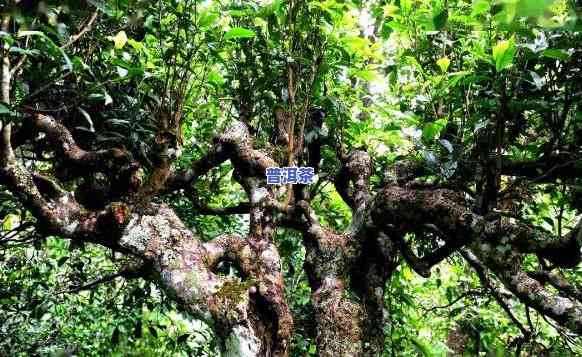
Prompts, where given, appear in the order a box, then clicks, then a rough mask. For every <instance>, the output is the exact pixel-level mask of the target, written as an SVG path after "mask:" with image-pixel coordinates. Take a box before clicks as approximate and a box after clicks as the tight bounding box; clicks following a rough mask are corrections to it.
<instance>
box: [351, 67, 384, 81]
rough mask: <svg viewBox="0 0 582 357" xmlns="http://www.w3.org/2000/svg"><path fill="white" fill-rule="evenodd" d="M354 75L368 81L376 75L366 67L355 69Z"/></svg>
mask: <svg viewBox="0 0 582 357" xmlns="http://www.w3.org/2000/svg"><path fill="white" fill-rule="evenodd" d="M354 75H355V76H356V77H359V78H361V79H363V80H365V81H368V82H371V81H373V80H374V79H375V78H376V77H377V76H378V74H377V73H376V72H374V71H371V70H366V69H364V70H361V71H355V72H354Z"/></svg>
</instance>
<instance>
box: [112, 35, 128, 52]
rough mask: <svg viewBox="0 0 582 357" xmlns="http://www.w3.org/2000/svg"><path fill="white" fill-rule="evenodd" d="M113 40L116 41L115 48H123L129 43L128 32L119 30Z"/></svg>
mask: <svg viewBox="0 0 582 357" xmlns="http://www.w3.org/2000/svg"><path fill="white" fill-rule="evenodd" d="M111 40H112V41H113V43H115V48H117V49H122V48H123V46H125V44H126V43H127V34H126V33H125V31H119V32H118V33H117V35H115V36H114V37H112V38H111Z"/></svg>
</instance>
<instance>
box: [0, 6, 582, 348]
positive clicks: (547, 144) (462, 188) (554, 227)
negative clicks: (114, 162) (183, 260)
mask: <svg viewBox="0 0 582 357" xmlns="http://www.w3.org/2000/svg"><path fill="white" fill-rule="evenodd" d="M0 12H1V13H2V16H3V20H2V21H3V22H2V26H3V27H2V31H1V32H0V38H1V40H2V42H3V43H4V50H3V52H2V56H3V58H4V59H8V60H9V67H7V70H8V71H9V72H10V77H11V82H9V84H6V85H8V86H9V87H8V89H7V91H8V94H7V96H3V104H2V103H0V116H1V118H2V121H3V123H5V125H6V123H8V122H12V123H13V125H14V127H15V128H16V129H18V130H13V131H14V132H15V135H14V136H15V137H14V138H12V142H13V145H14V146H15V154H16V157H17V158H18V159H19V160H20V162H21V163H22V165H23V166H24V167H25V168H26V169H28V170H30V171H31V172H36V173H38V174H39V175H43V176H46V177H51V180H52V179H54V180H58V181H60V184H61V186H62V187H63V188H64V189H66V190H68V191H75V195H76V197H77V199H78V200H79V201H80V202H82V203H83V205H84V206H86V207H87V209H97V208H101V207H105V203H106V201H107V200H108V195H110V194H111V192H109V191H107V190H105V188H103V189H102V190H101V191H100V190H96V189H94V188H95V187H101V186H102V187H105V186H107V185H108V184H109V183H110V182H109V180H110V178H108V177H105V175H101V174H95V175H90V176H91V177H90V178H89V176H88V175H87V174H86V173H85V174H83V175H81V174H79V175H77V174H71V172H69V171H70V168H69V167H68V166H67V163H66V160H62V159H60V158H59V153H58V152H57V151H54V152H53V151H51V150H46V148H45V145H46V144H47V142H46V141H47V140H45V139H43V137H42V135H41V136H40V137H38V138H35V139H34V140H29V141H26V139H20V138H19V136H18V135H20V134H22V133H24V134H23V135H21V136H24V135H25V134H27V133H31V132H34V130H35V129H33V128H31V127H30V126H27V124H26V123H27V122H26V117H27V116H28V115H31V113H42V114H46V115H50V116H51V117H54V118H56V120H57V121H58V122H59V123H62V124H63V125H65V126H66V127H67V128H69V130H70V131H71V133H72V134H73V137H74V138H75V140H76V141H77V143H78V144H79V146H81V147H82V148H83V149H85V150H100V149H111V148H123V149H125V150H127V151H128V152H129V153H130V154H131V155H132V157H133V158H134V159H135V160H136V161H139V163H140V164H141V174H142V175H143V176H144V177H145V176H148V175H150V174H152V173H155V172H156V167H159V166H160V165H161V166H163V165H164V163H165V162H166V161H165V160H167V159H168V157H169V158H170V159H171V160H173V166H174V167H175V169H176V170H179V169H180V168H188V167H190V165H191V164H192V163H193V162H196V161H197V160H201V159H202V158H204V157H205V155H206V154H207V153H209V152H211V150H212V147H213V146H214V145H215V144H216V142H217V139H213V138H216V137H218V136H219V135H220V134H221V133H222V131H223V130H224V128H225V127H226V126H227V125H228V124H230V123H232V122H233V121H234V120H238V121H241V122H244V123H246V124H247V126H248V128H249V131H250V135H251V136H252V138H253V141H254V146H255V149H260V150H262V152H265V153H268V154H269V155H270V157H272V158H273V159H274V160H275V161H276V162H277V163H279V164H281V165H282V166H287V165H288V163H293V162H294V163H297V164H301V165H303V166H308V165H310V164H313V163H314V162H315V163H316V165H317V166H318V167H317V170H318V176H317V181H316V183H314V184H313V185H312V186H311V190H310V192H311V201H310V205H311V207H312V208H313V210H314V211H315V213H316V214H317V215H318V217H319V221H320V223H321V225H323V226H325V227H329V228H330V229H333V230H334V231H337V232H341V231H344V230H345V229H346V228H347V227H349V226H350V223H351V222H352V218H353V217H352V216H355V215H356V214H355V213H354V212H355V211H353V210H352V209H351V205H350V203H349V199H347V200H346V197H345V196H344V193H343V192H340V191H341V190H340V189H338V188H337V187H336V186H337V184H338V181H340V180H339V179H338V177H337V175H338V173H341V172H342V167H343V166H342V153H350V152H353V151H355V150H360V151H366V152H367V153H368V154H369V155H370V157H371V159H372V162H373V168H372V175H371V176H370V183H371V186H370V187H371V188H370V192H372V193H375V192H380V191H381V190H382V188H383V187H385V186H386V185H396V184H398V185H402V186H406V187H412V188H414V189H418V190H424V189H427V190H432V189H437V188H439V189H449V190H453V191H455V192H457V193H459V194H461V195H462V197H463V198H464V199H465V200H466V202H468V206H470V209H471V212H474V213H475V214H477V215H479V216H482V217H485V219H486V220H489V221H491V222H504V223H512V224H513V223H516V224H523V225H524V226H527V227H534V228H535V230H538V231H540V232H544V234H549V235H553V236H557V237H566V236H567V235H568V233H570V234H574V233H571V232H576V230H577V229H578V226H579V223H578V220H579V216H580V210H581V209H582V201H581V199H582V151H581V147H582V108H580V102H581V99H582V46H581V44H582V20H581V19H580V17H581V16H582V8H581V7H580V4H579V2H578V3H576V2H575V1H568V0H556V1H551V0H541V1H540V0H495V1H492V0H473V1H469V0H458V1H453V0H448V1H447V0H393V1H392V0H391V1H382V0H378V1H376V0H370V1H355V0H354V1H340V0H325V1H307V0H289V1H280V0H272V1H258V0H257V1H237V0H234V1H198V0H164V1H162V0H160V1H155V2H151V1H141V0H115V1H113V0H111V1H109V0H87V1H49V0H46V1H34V0H20V1H18V0H7V2H4V3H3V4H0ZM5 78H6V74H4V77H3V79H5ZM2 87H3V90H4V88H5V84H3V86H2ZM281 113H283V114H281ZM283 117H284V118H283ZM160 118H164V119H163V120H161V119H160ZM317 118H319V119H317ZM281 120H290V121H291V125H290V126H289V124H288V123H287V122H286V125H285V126H283V127H282V126H281ZM318 120H320V122H319V123H318ZM160 123H164V124H160ZM287 128H292V132H294V133H295V135H291V136H288V135H287V136H284V137H283V136H282V131H284V130H283V129H287ZM287 132H288V131H287ZM35 133H36V134H38V133H37V132H35ZM293 136H294V138H293ZM20 140H22V143H21V142H20ZM17 143H18V144H17ZM316 143H320V146H319V148H320V149H321V150H320V152H318V153H317V154H316V153H313V152H311V148H312V147H314V146H317V145H316ZM289 147H291V150H289ZM297 148H299V149H297ZM304 148H305V152H306V153H307V152H308V154H302V153H303V151H302V150H303V149H304ZM293 150H295V151H293ZM160 152H163V153H165V155H166V156H164V155H160ZM290 152H292V153H293V152H295V156H296V161H293V160H294V158H293V154H292V153H291V154H290ZM315 158H317V159H321V160H316V159H315ZM314 160H315V161H314ZM160 163H161V164H160ZM235 171H236V170H234V169H233V165H232V164H231V163H230V162H228V161H227V162H225V163H223V164H221V165H219V166H217V167H214V168H212V169H211V170H209V171H208V173H207V174H206V175H205V177H204V179H203V180H202V179H200V180H197V181H196V182H194V183H193V184H192V185H191V186H190V187H187V188H186V189H181V190H175V191H172V190H161V194H160V195H157V196H156V197H155V198H153V200H154V202H165V203H168V204H169V205H171V207H172V208H173V209H174V211H175V212H176V213H177V215H178V216H179V217H180V219H181V220H182V221H183V222H184V223H185V224H186V225H187V226H188V227H189V228H191V229H192V231H193V232H194V234H195V235H196V236H198V237H199V239H200V240H202V241H204V242H208V241H211V240H212V239H214V238H215V237H218V236H220V235H224V234H238V235H241V236H244V235H246V234H247V232H248V231H249V226H250V225H252V222H249V215H248V214H238V213H241V212H242V211H240V212H235V213H237V214H226V213H228V212H226V213H225V212H222V211H220V209H221V208H224V207H235V206H237V205H238V204H239V203H240V202H244V201H245V200H246V193H245V188H244V187H243V186H242V185H241V184H240V182H238V179H237V178H236V176H237V174H236V173H235ZM70 177H74V178H72V179H71V178H70ZM0 184H3V185H5V182H3V181H2V180H1V179H0ZM334 184H335V185H334ZM87 186H91V188H92V189H91V190H85V189H84V188H86V187H87ZM0 188H2V191H0V195H1V196H0V197H1V200H0V223H1V227H0V355H36V354H39V355H109V354H113V355H120V356H121V355H140V356H141V355H194V356H199V355H200V356H202V355H216V354H217V353H218V351H219V350H220V341H219V340H218V338H217V337H216V335H215V334H214V333H213V331H212V329H211V328H210V327H209V326H207V325H206V324H205V323H203V322H201V321H199V320H196V319H192V318H191V317H190V316H189V315H188V314H187V313H184V312H183V309H182V307H181V306H180V304H179V303H176V301H175V300H174V299H172V298H171V297H168V296H166V294H165V293H163V292H162V289H160V288H159V286H158V284H157V283H156V282H155V280H151V279H142V278H137V275H138V274H135V272H134V271H133V270H131V269H128V267H131V266H133V265H134V264H135V262H134V260H133V258H132V257H131V256H128V255H126V254H123V253H121V252H118V251H115V252H114V251H112V250H111V249H109V248H106V247H104V246H101V245H95V244H91V243H87V242H77V241H75V240H63V239H61V237H59V235H58V234H48V233H46V232H44V231H41V230H38V229H36V227H35V222H36V218H35V215H34V213H31V209H30V208H29V206H27V204H26V202H24V201H23V200H22V199H20V196H19V195H18V194H16V193H15V192H13V190H11V189H9V188H8V186H6V185H5V186H0ZM354 190H356V187H355V183H354ZM87 192H89V193H87ZM296 194H297V195H299V193H296ZM120 196H121V195H120ZM282 200H283V201H284V199H282ZM288 201H289V200H288V199H287V202H288ZM409 209H410V210H414V209H415V208H414V207H409ZM425 226H426V227H425V228H426V229H425V230H424V231H422V232H420V231H418V232H412V231H410V232H407V234H406V240H407V242H408V244H409V245H410V247H411V248H412V250H413V251H414V252H415V254H417V255H419V256H423V255H426V254H429V252H431V251H433V250H435V249H438V248H439V247H440V246H442V242H440V241H438V239H436V238H435V237H436V236H437V235H438V233H439V230H440V229H441V227H440V226H439V224H437V223H434V224H432V222H427V223H426V225H425ZM534 228H532V229H534ZM274 237H275V239H274V242H275V244H276V246H277V249H278V252H279V254H280V256H281V261H282V265H283V267H282V270H283V272H284V283H285V284H284V286H285V296H286V298H287V301H288V304H289V307H290V309H291V314H292V316H293V320H294V324H293V325H294V327H293V334H292V340H291V342H290V347H289V354H290V355H293V356H305V355H317V348H316V345H317V343H316V338H315V336H316V331H315V330H316V329H317V327H316V325H315V317H314V307H313V302H312V292H313V291H312V290H311V288H310V281H309V279H308V276H306V272H305V270H304V263H305V260H306V255H307V253H306V247H305V246H304V243H303V241H302V235H301V234H300V232H298V231H297V230H296V229H295V230H294V229H291V228H289V227H279V228H278V229H277V231H276V233H275V236H274ZM579 240H581V241H582V239H580V238H579ZM575 249H577V250H578V251H577V252H573V254H579V253H580V252H579V250H580V249H579V246H576V248H575ZM570 253H572V252H568V254H570ZM493 254H497V253H496V252H493ZM563 254H566V253H563ZM523 268H524V269H526V270H527V271H528V272H536V271H544V272H545V271H550V272H552V273H555V274H558V275H560V276H561V277H563V278H565V279H567V281H568V282H569V284H570V287H569V289H567V291H566V292H565V291H563V290H560V288H557V287H553V286H552V284H550V283H547V280H546V281H544V286H547V289H548V290H549V291H551V292H552V293H554V294H557V295H563V296H570V297H573V301H576V302H577V303H580V299H581V297H582V293H580V289H581V288H582V285H581V284H582V275H581V274H580V272H581V270H580V269H581V268H580V264H578V263H576V264H574V266H570V267H567V268H566V267H564V266H560V265H559V264H554V263H553V261H552V259H549V258H546V257H544V256H543V254H542V255H540V254H536V253H532V252H528V253H527V254H524V261H523ZM239 269H240V268H239V267H236V266H234V265H230V264H227V263H225V264H224V265H221V266H220V270H221V271H220V274H221V275H225V276H231V277H233V279H241V274H240V271H238V270H239ZM421 272H422V271H421ZM430 273H431V274H430V276H428V275H425V274H420V273H419V271H418V270H417V269H415V267H414V266H411V264H410V262H409V261H408V259H407V258H406V257H403V256H402V254H400V255H399V256H398V257H397V258H395V263H394V271H393V272H392V274H391V275H390V276H389V277H388V279H387V281H386V283H385V291H384V292H383V302H384V304H385V311H384V314H385V315H386V316H387V320H386V323H385V324H384V325H383V326H382V328H383V329H384V332H385V334H386V339H385V342H384V347H383V350H384V352H383V353H384V355H426V356H442V355H446V354H447V353H456V354H459V355H462V354H466V355H478V354H479V353H481V354H482V355H483V354H486V355H499V356H501V355H506V354H509V353H517V354H518V355H519V354H521V355H527V356H529V355H531V356H539V355H556V356H563V355H577V354H581V353H582V344H581V341H580V337H579V334H580V333H581V331H580V330H577V329H576V328H570V327H568V326H566V325H565V324H563V323H559V322H556V321H554V320H553V319H552V318H550V317H546V316H544V314H542V313H539V312H538V311H537V309H536V308H533V307H531V306H530V305H529V304H527V303H525V302H524V301H523V299H520V298H519V297H516V296H515V295H514V294H512V292H510V291H509V290H511V289H510V288H507V289H506V288H504V287H503V286H504V283H503V281H502V280H503V279H499V278H498V277H496V275H495V274H493V273H492V272H490V271H487V272H485V273H484V274H481V273H479V272H476V271H475V269H474V266H472V265H471V264H469V263H467V259H466V256H464V255H462V254H461V251H460V250H459V251H457V252H455V253H452V254H450V255H448V256H447V258H446V259H444V260H443V261H441V262H440V263H439V264H438V265H437V264H435V266H434V267H432V270H430ZM532 274H533V273H532ZM422 275H424V276H422ZM508 289H509V290H508ZM345 294H347V295H349V298H350V299H354V300H357V299H359V298H358V296H356V295H357V294H353V296H352V295H350V294H352V293H351V292H350V291H348V289H346V291H345ZM500 302H501V304H500Z"/></svg>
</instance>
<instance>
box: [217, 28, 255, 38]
mask: <svg viewBox="0 0 582 357" xmlns="http://www.w3.org/2000/svg"><path fill="white" fill-rule="evenodd" d="M253 37H255V32H254V31H251V30H249V29H245V28H243V27H233V28H231V29H230V30H228V31H227V32H226V34H225V35H224V39H225V40H231V39H238V38H253Z"/></svg>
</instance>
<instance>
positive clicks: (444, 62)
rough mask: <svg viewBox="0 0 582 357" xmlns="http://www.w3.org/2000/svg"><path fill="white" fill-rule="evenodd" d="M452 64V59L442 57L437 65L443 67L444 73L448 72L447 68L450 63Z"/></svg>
mask: <svg viewBox="0 0 582 357" xmlns="http://www.w3.org/2000/svg"><path fill="white" fill-rule="evenodd" d="M450 64H451V60H450V59H448V58H447V57H443V58H440V59H439V60H438V61H437V65H438V66H439V68H440V69H441V71H442V72H443V73H446V72H447V70H448V69H449V65H450Z"/></svg>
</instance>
